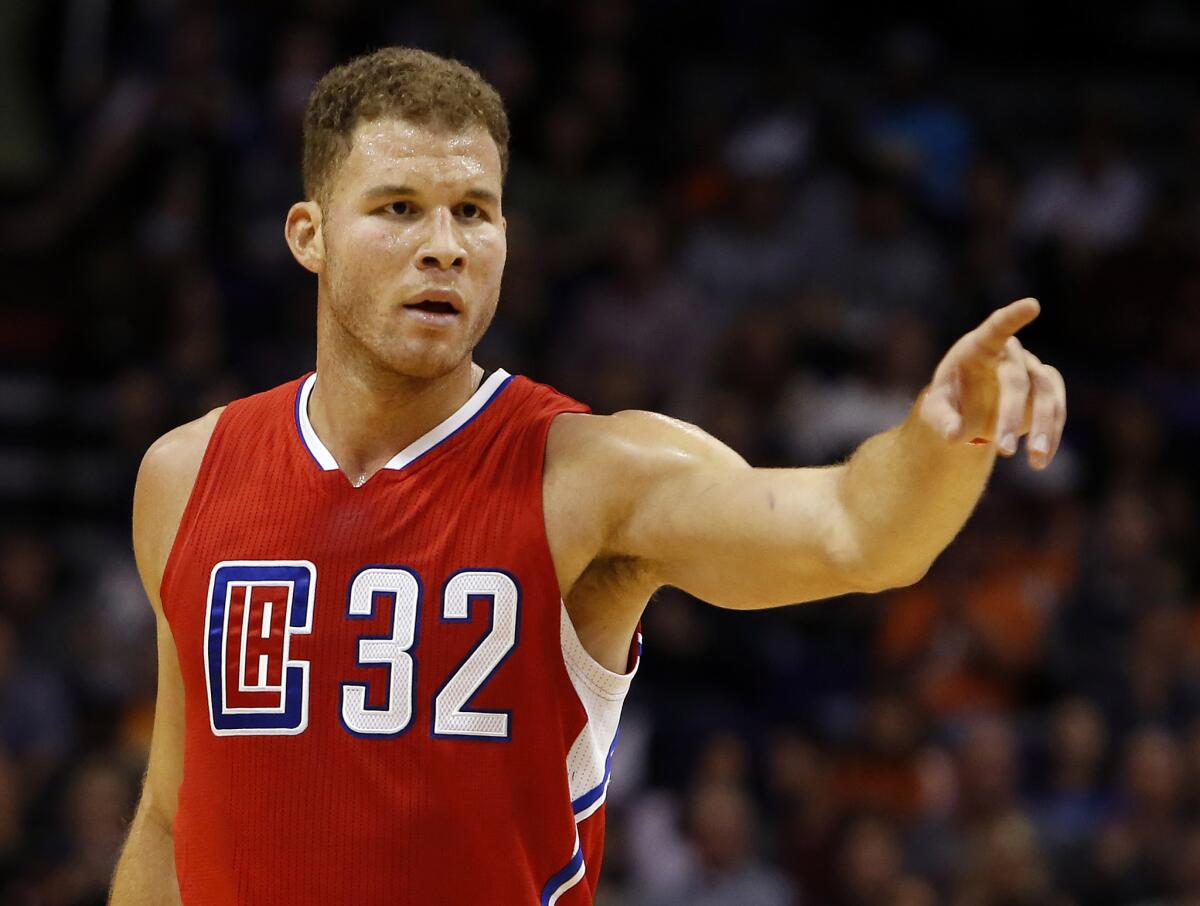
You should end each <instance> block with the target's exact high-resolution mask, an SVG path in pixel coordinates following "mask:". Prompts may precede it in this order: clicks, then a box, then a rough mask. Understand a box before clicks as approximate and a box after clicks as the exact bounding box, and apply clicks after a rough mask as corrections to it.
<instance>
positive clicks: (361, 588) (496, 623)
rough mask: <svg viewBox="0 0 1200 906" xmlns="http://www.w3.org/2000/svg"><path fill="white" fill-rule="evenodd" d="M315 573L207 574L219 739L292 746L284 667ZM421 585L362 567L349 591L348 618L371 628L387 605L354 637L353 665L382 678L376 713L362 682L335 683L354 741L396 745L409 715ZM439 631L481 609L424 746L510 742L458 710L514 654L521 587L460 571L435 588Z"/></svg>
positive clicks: (499, 576) (294, 665)
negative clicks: (388, 620)
mask: <svg viewBox="0 0 1200 906" xmlns="http://www.w3.org/2000/svg"><path fill="white" fill-rule="evenodd" d="M316 582H317V568H316V567H315V566H314V565H313V564H312V563H310V562H309V561H307V560H267V561H247V560H225V561H222V562H221V563H218V564H217V565H216V566H215V567H213V571H212V578H211V580H210V582H209V590H208V602H207V607H206V610H205V622H204V640H205V642H204V667H205V680H206V682H207V686H208V702H209V719H210V723H211V726H212V731H213V733H215V734H216V735H218V736H262V735H280V736H293V735H295V734H297V733H303V732H304V730H305V729H306V728H307V727H308V686H309V662H308V661H306V660H297V659H294V658H292V656H291V640H292V638H293V636H297V635H307V634H308V633H310V632H312V617H313V598H314V595H315V593H316ZM422 596H423V587H422V583H421V577H420V576H419V575H417V573H416V572H415V571H413V570H412V569H410V568H408V567H405V566H394V565H387V566H367V567H364V568H363V569H361V570H359V571H358V573H357V574H355V576H354V578H353V579H352V580H351V581H350V586H349V588H348V590H347V593H346V619H349V620H371V619H373V618H374V617H375V613H376V606H377V604H378V603H379V600H380V598H381V597H382V598H391V599H392V600H393V605H392V625H391V631H390V632H388V633H385V634H383V635H365V634H364V635H360V636H359V637H358V640H357V646H358V650H357V652H356V664H357V665H358V666H360V667H363V666H368V665H376V664H379V665H384V666H386V667H388V668H389V669H388V683H387V695H386V696H385V699H386V701H385V704H384V705H382V706H378V705H376V706H372V705H368V704H367V698H368V696H367V685H366V684H365V683H353V682H343V683H342V684H341V691H340V694H339V714H338V717H339V719H340V721H341V724H342V726H343V727H344V728H345V730H346V732H348V733H351V734H353V735H354V736H359V737H364V738H382V737H393V736H399V735H400V734H401V733H404V732H405V731H406V730H408V729H409V728H410V727H411V725H412V723H413V715H414V712H415V710H416V701H415V698H416V686H417V683H416V680H417V669H418V663H417V657H416V653H415V649H416V647H417V643H418V639H417V635H418V632H417V628H418V625H419V624H418V620H417V617H418V614H419V612H420V607H421V602H422ZM441 599H442V600H441V614H440V617H441V622H443V623H445V622H466V621H469V620H470V619H471V604H472V602H473V601H477V600H482V602H485V603H487V604H489V605H490V611H489V612H490V619H489V623H488V629H487V632H486V633H485V634H484V635H483V636H482V637H481V638H480V639H479V641H478V642H477V643H476V645H475V647H474V648H472V649H471V651H470V652H469V653H468V654H467V656H466V657H465V658H463V660H462V662H461V663H460V664H459V665H458V667H457V668H455V670H454V671H453V672H452V673H451V674H450V675H449V676H448V677H446V679H445V681H444V682H443V683H442V684H441V686H440V687H439V688H438V691H437V693H436V694H435V695H434V697H433V708H432V716H431V727H430V730H431V732H432V734H433V735H434V736H439V737H449V738H461V737H465V738H468V739H484V740H501V741H503V740H508V739H509V738H510V732H511V727H510V724H511V719H512V714H511V712H508V711H480V710H471V709H469V708H468V707H467V705H468V704H469V702H470V700H471V699H472V698H473V697H474V696H475V694H476V693H477V692H479V690H480V689H481V688H482V687H483V686H484V684H485V683H487V681H488V680H489V679H491V678H492V675H493V674H495V672H496V670H497V669H499V667H500V665H501V664H502V663H503V662H504V659H505V658H507V657H508V655H509V653H510V652H511V651H512V650H513V648H514V647H515V646H516V644H517V636H518V632H519V629H520V614H521V587H520V585H519V584H518V583H517V581H516V579H515V578H513V576H512V575H510V574H509V573H507V572H504V571H502V570H495V569H463V570H459V571H458V572H456V573H454V574H453V575H452V576H450V578H449V579H447V580H446V583H445V584H444V585H443V586H442V594H441Z"/></svg>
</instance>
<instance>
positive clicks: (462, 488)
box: [161, 369, 641, 906]
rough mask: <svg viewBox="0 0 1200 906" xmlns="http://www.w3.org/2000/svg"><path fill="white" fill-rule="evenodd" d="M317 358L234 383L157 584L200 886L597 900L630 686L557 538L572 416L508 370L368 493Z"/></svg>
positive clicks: (178, 844)
mask: <svg viewBox="0 0 1200 906" xmlns="http://www.w3.org/2000/svg"><path fill="white" fill-rule="evenodd" d="M316 379H317V375H316V374H309V375H307V376H305V377H303V378H300V379H297V380H295V381H292V382H290V383H288V384H284V385H282V386H280V387H276V388H275V389H273V390H268V391H266V392H264V393H260V394H257V395H255V396H250V397H247V398H245V399H240V400H236V401H234V402H233V403H231V404H230V405H229V406H227V407H226V409H225V410H224V412H222V413H221V416H220V418H219V419H218V421H217V424H216V427H215V429H214V431H213V434H212V437H211V439H210V440H209V443H208V447H207V450H206V451H205V454H204V458H203V462H202V464H201V467H200V471H199V473H198V475H197V478H196V483H195V486H194V488H193V490H192V493H191V497H190V499H189V501H188V504H187V508H186V509H185V511H184V515H183V518H182V520H181V523H180V527H179V531H178V534H177V536H176V540H175V543H174V546H173V548H172V551H171V554H170V556H169V558H168V561H167V565H166V568H165V572H164V576H163V582H162V589H161V592H162V604H163V610H164V613H165V615H166V618H167V620H168V622H169V624H170V627H171V632H172V635H173V638H174V641H175V647H176V649H177V651H178V655H179V666H180V670H181V672H182V677H183V685H184V690H185V721H186V730H185V732H186V738H185V747H184V771H183V781H182V785H181V787H180V791H179V809H178V814H177V816H176V819H175V825H174V843H175V864H176V873H177V876H178V879H179V886H180V891H181V894H182V897H183V902H184V903H185V904H186V906H209V904H211V906H217V904H220V906H231V904H246V906H285V904H286V906H306V904H313V906H338V904H355V906H372V904H380V906H382V904H389V906H401V904H414V906H415V904H421V906H428V904H478V903H488V904H532V903H541V904H551V903H558V904H560V906H577V904H584V903H590V902H591V901H592V898H593V894H594V891H595V887H596V882H597V877H598V874H599V868H600V856H601V850H602V846H603V837H604V801H605V793H606V790H607V786H608V780H609V773H610V765H611V761H612V754H613V750H614V748H615V746H616V741H617V723H618V720H619V717H620V711H621V705H622V702H623V700H624V697H625V693H626V691H627V689H628V686H629V683H630V680H631V678H632V676H633V674H634V673H635V672H636V670H637V663H638V659H639V657H640V648H641V638H640V632H639V633H638V634H635V638H634V639H633V640H632V643H631V651H630V655H629V661H628V663H627V666H626V669H627V672H626V673H624V674H617V673H613V672H611V671H609V670H607V669H606V668H604V667H603V666H602V665H600V664H599V663H597V662H596V661H595V660H594V659H593V658H592V657H591V656H590V655H589V654H588V653H587V652H586V651H585V649H584V648H583V646H582V645H581V644H580V642H579V639H578V638H577V636H576V634H575V631H574V629H573V627H572V624H571V622H570V620H569V618H568V616H567V611H566V608H565V607H564V605H563V602H562V598H561V596H560V590H559V587H558V582H557V578H556V575H555V571H554V565H553V562H552V559H551V555H550V550H549V546H548V544H547V541H546V533H545V524H544V521H543V515H542V474H543V461H544V457H545V445H546V436H547V432H548V431H549V428H550V423H551V421H552V420H553V419H554V417H555V416H556V415H558V414H560V413H563V412H587V411H589V410H588V407H587V406H585V405H583V404H581V403H578V402H576V401H575V400H572V399H570V398H569V397H566V396H563V395H562V394H559V393H558V392H556V391H555V390H553V389H551V388H550V387H547V386H545V385H543V384H539V383H536V382H534V381H531V380H529V379H528V378H525V377H521V376H516V377H513V376H510V375H509V374H507V372H505V371H504V370H503V369H500V370H497V371H496V372H494V373H492V374H491V375H490V376H488V377H487V379H486V380H484V381H483V383H482V384H481V385H480V387H479V389H478V390H477V391H476V392H475V393H474V394H473V395H472V396H471V398H470V399H469V400H468V401H467V402H466V403H465V404H464V405H463V406H462V408H461V409H459V410H458V411H457V412H455V413H454V414H453V415H452V416H450V417H449V418H448V419H446V420H445V421H444V422H442V423H441V424H440V425H438V426H437V427H435V428H434V429H432V430H431V431H430V432H428V433H427V434H426V435H425V436H423V437H421V438H420V439H418V440H417V441H415V442H413V443H412V444H411V445H410V446H408V447H407V448H406V449H404V450H402V451H401V452H400V453H398V454H396V456H395V457H394V458H393V459H392V460H391V461H389V462H388V464H387V465H386V466H385V467H384V468H383V469H381V470H380V471H378V472H377V473H375V474H374V475H373V476H371V478H370V479H369V480H367V482H366V483H365V484H363V485H362V486H361V487H358V488H355V487H353V486H352V485H351V484H350V482H349V481H348V480H347V478H346V476H345V475H344V474H343V473H342V472H341V471H340V470H339V469H338V467H337V464H336V462H335V461H334V459H333V457H332V456H331V455H330V453H329V451H328V450H327V449H326V448H325V447H324V445H323V444H322V443H321V440H320V438H318V437H317V435H316V433H315V432H314V431H313V428H312V425H311V423H310V422H309V419H308V406H307V403H308V397H309V394H310V393H311V392H312V387H313V384H314V381H315V380H316Z"/></svg>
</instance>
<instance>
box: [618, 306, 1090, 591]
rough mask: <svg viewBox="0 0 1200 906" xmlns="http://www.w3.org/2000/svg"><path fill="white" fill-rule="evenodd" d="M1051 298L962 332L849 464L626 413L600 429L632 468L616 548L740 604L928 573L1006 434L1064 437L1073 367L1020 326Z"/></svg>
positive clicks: (679, 581)
mask: <svg viewBox="0 0 1200 906" xmlns="http://www.w3.org/2000/svg"><path fill="white" fill-rule="evenodd" d="M1037 313H1038V306H1037V303H1036V302H1035V301H1033V300H1022V301H1021V302H1016V303H1013V304H1012V305H1010V306H1007V307H1006V308H1003V309H1000V310H999V311H997V312H995V313H994V314H993V315H992V316H991V317H990V318H989V319H988V320H987V321H986V322H985V323H984V324H983V325H981V326H980V327H979V328H977V329H976V330H974V331H972V332H971V333H969V334H967V335H966V336H964V337H963V338H962V339H960V340H959V341H958V343H956V344H955V345H954V346H953V347H952V348H951V349H950V351H949V352H947V354H946V356H945V358H944V359H943V360H942V362H941V364H940V365H939V366H938V370H937V372H935V374H934V377H933V380H932V381H931V383H930V385H929V387H928V388H926V390H925V392H924V393H922V395H921V397H920V399H919V400H918V401H917V403H916V404H915V405H914V407H913V409H912V411H911V412H910V414H909V416H908V418H907V419H906V420H905V422H904V423H903V424H902V425H900V426H899V427H897V428H894V429H892V430H891V431H887V432H884V433H883V434H879V435H876V436H875V437H872V438H870V439H869V440H867V441H866V442H865V443H864V444H863V445H862V446H861V447H860V448H859V449H858V450H857V451H856V452H855V454H854V455H853V456H852V457H851V458H850V459H849V461H848V462H846V463H844V464H842V465H839V466H831V467H826V468H815V469H813V468H803V469H753V468H751V467H750V466H748V465H747V464H746V463H745V462H744V461H743V460H742V459H741V458H740V457H738V456H736V454H734V453H733V452H732V451H730V450H729V449H728V448H727V447H724V446H723V445H721V444H720V443H719V442H718V441H716V440H714V439H713V438H711V437H709V436H708V435H706V434H704V433H703V432H701V431H699V430H698V429H696V428H693V427H691V426H687V425H683V424H682V423H680V422H676V421H674V420H672V419H668V418H665V417H663V416H658V415H654V414H652V413H642V412H624V413H618V414H617V415H615V416H613V417H612V420H611V423H610V430H609V431H608V432H607V434H608V437H607V440H606V441H605V442H604V443H602V444H599V445H597V449H600V450H604V451H607V452H606V453H604V454H603V455H605V456H606V458H607V461H608V466H607V468H608V469H609V470H611V472H610V474H613V475H614V480H615V478H616V476H617V475H619V476H620V481H619V482H616V483H615V484H614V487H615V491H614V492H613V495H612V497H613V499H614V500H615V501H616V503H615V505H614V507H613V510H612V513H611V522H610V525H611V529H610V531H609V534H608V537H607V538H606V542H605V545H604V547H605V549H606V553H607V554H608V555H609V556H621V557H627V558H632V559H635V560H636V561H638V562H639V563H640V564H641V565H642V568H643V570H644V571H645V572H646V573H647V574H649V575H650V576H652V577H654V579H655V580H656V581H657V582H658V583H659V584H664V585H674V586H677V587H679V588H682V589H684V590H685V591H688V592H690V593H692V594H694V595H696V596H697V597H700V598H703V599H704V600H707V601H711V602H712V603H714V604H719V605H721V606H726V607H736V608H754V607H771V606H777V605H781V604H789V603H796V602H799V601H806V600H813V599H817V598H824V597H831V596H834V595H839V594H844V593H847V592H854V591H878V590H881V589H884V588H888V587H894V586H898V585H904V584H908V583H911V582H914V581H916V580H917V579H919V578H920V577H921V576H922V575H923V574H924V572H925V571H926V570H927V569H928V567H929V565H930V564H931V563H932V562H933V560H934V558H936V556H937V555H938V554H939V553H940V552H941V551H942V550H943V549H944V548H945V547H946V545H948V544H949V543H950V541H951V540H953V538H954V536H955V535H956V534H957V533H958V531H959V530H960V529H961V528H962V526H963V524H964V522H965V521H966V519H967V517H968V516H969V515H970V513H971V511H972V509H973V508H974V506H975V504H976V502H977V501H978V499H979V497H980V495H981V494H982V492H983V488H984V486H985V484H986V482H987V479H988V476H989V474H990V472H991V469H992V465H993V463H994V460H995V456H996V451H997V449H998V450H999V452H1000V453H1001V454H1002V455H1012V454H1013V453H1014V452H1015V451H1016V439H1017V438H1018V437H1020V436H1022V435H1024V434H1026V433H1030V432H1031V429H1032V436H1033V441H1032V442H1031V444H1030V458H1031V461H1032V463H1033V464H1034V466H1035V467H1039V468H1040V467H1043V466H1044V465H1045V464H1046V463H1047V462H1048V461H1049V460H1050V458H1051V457H1052V456H1053V455H1054V452H1055V450H1056V449H1057V446H1058V441H1059V438H1060V436H1061V433H1062V426H1063V421H1064V419H1065V415H1066V408H1065V390H1064V389H1063V387H1062V381H1061V378H1060V377H1059V376H1058V373H1057V372H1056V371H1054V370H1053V369H1051V368H1050V367H1049V366H1045V365H1042V364H1041V363H1040V362H1038V361H1037V359H1036V358H1034V357H1033V356H1032V355H1030V354H1029V353H1027V352H1026V351H1025V350H1023V349H1022V348H1021V347H1020V344H1019V343H1017V341H1016V339H1015V338H1014V337H1013V334H1014V333H1015V331H1016V330H1018V329H1019V328H1020V327H1021V326H1023V325H1024V324H1026V323H1028V322H1029V321H1031V320H1033V318H1034V317H1036V315H1037ZM973 439H981V440H983V441H986V443H978V444H973V443H970V441H971V440H973ZM993 440H996V443H992V441H993Z"/></svg>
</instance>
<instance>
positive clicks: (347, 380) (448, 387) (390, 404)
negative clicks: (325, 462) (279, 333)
mask: <svg viewBox="0 0 1200 906" xmlns="http://www.w3.org/2000/svg"><path fill="white" fill-rule="evenodd" d="M482 379H483V369H482V368H481V367H480V366H479V365H476V364H475V363H474V362H473V361H471V359H470V357H468V358H465V359H463V361H462V362H461V363H460V364H459V365H458V366H457V367H456V368H455V369H454V370H453V371H450V372H448V373H446V374H443V375H441V376H439V377H434V378H421V377H412V376H410V375H404V374H397V373H396V372H394V371H390V370H387V369H383V368H379V367H378V366H371V365H365V364H364V363H363V362H362V357H358V358H357V360H356V358H355V357H353V356H343V355H331V354H324V355H323V354H322V349H320V348H318V350H317V380H316V383H315V384H314V385H313V390H312V395H311V396H310V397H309V400H308V417H309V420H310V421H311V422H312V426H313V430H315V431H316V432H317V436H318V437H320V438H321V441H322V442H323V443H324V444H325V446H326V447H327V448H328V449H329V452H330V453H331V454H333V458H334V459H336V460H337V463H338V466H339V467H340V468H341V470H342V472H344V473H345V475H346V477H347V478H348V479H349V480H350V482H351V484H354V485H356V486H357V485H360V484H362V483H363V482H365V481H366V480H367V479H368V478H370V477H371V476H372V475H374V474H375V472H377V471H378V470H379V469H381V468H382V467H383V466H384V465H385V464H386V463H387V462H388V460H390V459H391V458H392V457H393V456H395V455H396V454H397V453H399V452H400V451H401V450H403V449H404V448H405V447H407V446H408V445H409V444H411V443H412V442H413V441H415V440H416V439H417V438H419V437H421V436H422V435H424V434H426V433H428V432H429V431H430V430H431V429H433V428H434V427H436V426H437V425H439V424H441V423H442V422H443V421H445V420H446V419H447V418H449V417H450V416H451V415H452V414H453V413H454V412H455V411H456V410H457V409H459V408H461V407H462V405H463V404H464V403H465V402H466V401H467V400H468V399H469V398H470V397H471V394H472V393H474V392H475V390H476V389H477V388H478V386H479V384H480V382H481V381H482Z"/></svg>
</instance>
